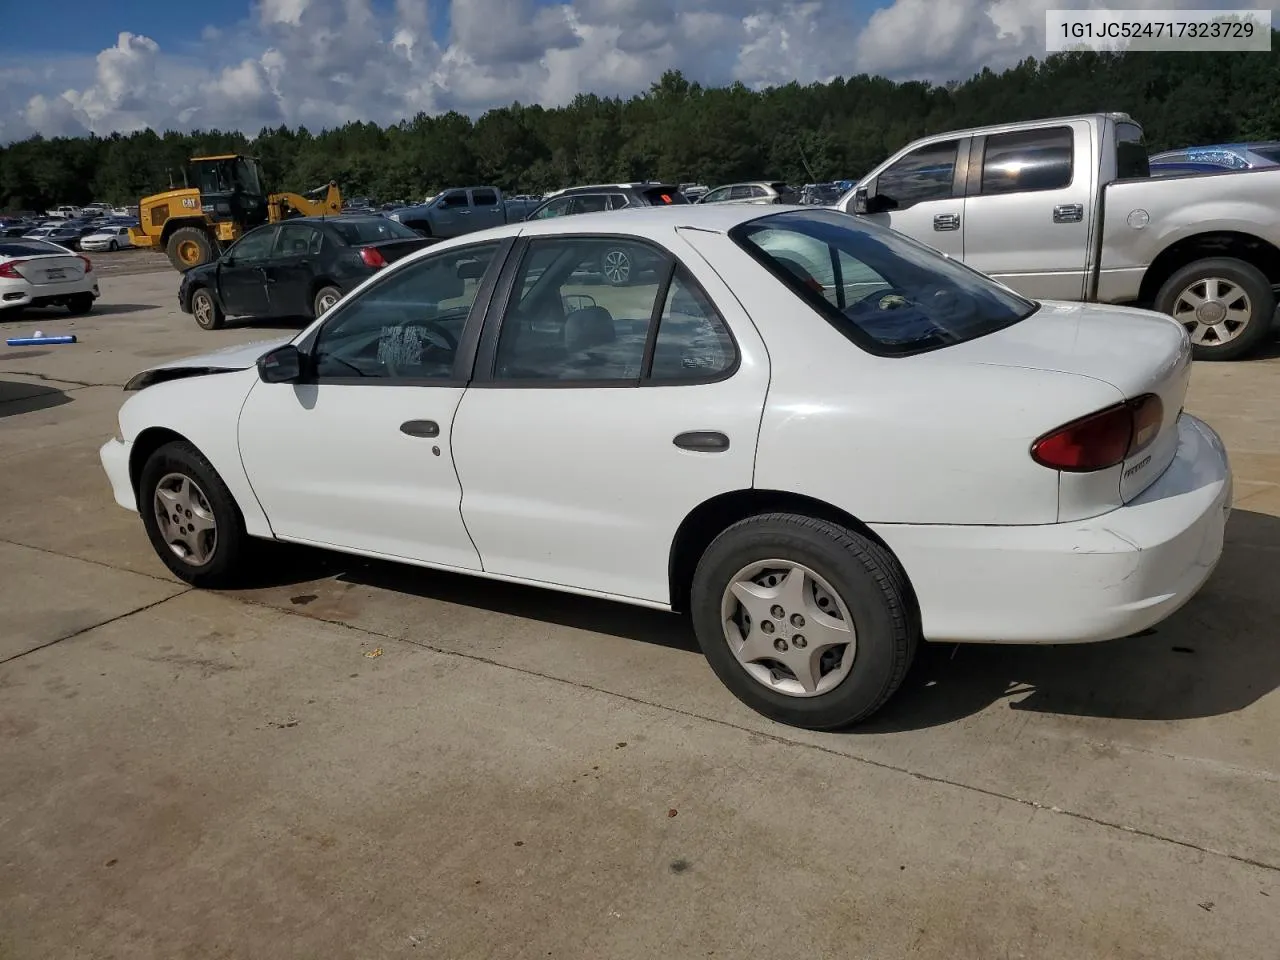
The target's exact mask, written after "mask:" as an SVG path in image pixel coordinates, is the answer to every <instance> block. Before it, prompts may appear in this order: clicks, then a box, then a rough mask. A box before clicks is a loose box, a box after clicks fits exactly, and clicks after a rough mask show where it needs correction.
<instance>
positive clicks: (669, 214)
mask: <svg viewBox="0 0 1280 960" xmlns="http://www.w3.org/2000/svg"><path fill="white" fill-rule="evenodd" d="M816 210H824V211H826V212H830V211H827V208H823V207H819V208H815V207H808V206H800V205H798V204H770V205H769V206H762V205H748V204H727V203H726V204H719V203H716V204H707V205H703V204H696V203H687V204H686V203H679V204H673V205H671V206H666V205H663V206H661V207H628V208H627V209H625V210H608V211H605V212H603V213H577V214H573V215H571V216H567V217H552V218H550V219H547V220H521V221H519V222H517V223H509V224H505V225H503V226H500V227H490V228H489V229H487V230H477V231H475V232H474V233H465V234H463V235H462V236H460V237H454V238H452V239H449V240H443V241H441V242H440V243H438V244H435V245H433V246H430V247H428V248H426V250H424V251H423V253H434V252H439V251H443V250H448V249H451V248H453V247H460V246H464V245H466V244H470V243H478V242H483V241H485V240H503V239H506V238H508V237H515V236H526V237H542V236H556V235H558V234H567V233H599V234H606V235H607V234H631V235H634V236H636V237H640V238H649V239H658V238H660V237H669V236H670V235H671V233H672V232H673V231H674V230H676V229H678V228H680V227H691V228H694V229H698V230H705V231H710V232H712V233H726V232H728V231H729V230H731V229H733V228H734V227H736V226H737V225H738V224H740V223H746V222H748V221H750V220H759V219H761V218H763V217H770V216H774V215H775V214H779V213H785V212H788V211H799V212H801V213H808V214H812V213H814V212H815V211H816Z"/></svg>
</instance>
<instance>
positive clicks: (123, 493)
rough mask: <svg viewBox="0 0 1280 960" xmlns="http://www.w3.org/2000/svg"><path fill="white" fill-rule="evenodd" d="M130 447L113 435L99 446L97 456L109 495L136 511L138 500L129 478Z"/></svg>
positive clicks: (126, 507) (130, 445) (128, 508)
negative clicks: (107, 483) (108, 488)
mask: <svg viewBox="0 0 1280 960" xmlns="http://www.w3.org/2000/svg"><path fill="white" fill-rule="evenodd" d="M132 449H133V444H131V443H125V442H122V441H120V440H116V439H115V438H114V437H113V438H112V439H110V440H108V441H107V442H106V443H104V444H103V445H102V447H101V448H99V450H98V457H99V459H100V460H101V461H102V469H103V470H105V471H106V473H107V481H108V482H109V483H110V484H111V495H112V496H113V497H115V501H116V503H118V504H119V505H120V506H122V507H124V508H125V509H127V510H134V511H136V510H137V509H138V502H137V500H136V498H135V497H134V493H133V484H132V483H131V482H130V480H129V454H130V452H131V451H132Z"/></svg>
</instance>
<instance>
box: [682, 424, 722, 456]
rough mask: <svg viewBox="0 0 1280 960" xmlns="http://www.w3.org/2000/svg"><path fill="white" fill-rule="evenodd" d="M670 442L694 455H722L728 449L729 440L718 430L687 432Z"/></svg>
mask: <svg viewBox="0 0 1280 960" xmlns="http://www.w3.org/2000/svg"><path fill="white" fill-rule="evenodd" d="M671 442H672V443H674V444H675V445H676V446H677V447H679V448H680V449H681V450H692V451H694V452H695V453H722V452H724V451H725V450H728V449H729V438H728V437H726V436H725V435H724V434H723V433H720V432H719V431H718V430H689V431H687V432H685V433H678V434H676V436H675V439H674V440H672V441H671Z"/></svg>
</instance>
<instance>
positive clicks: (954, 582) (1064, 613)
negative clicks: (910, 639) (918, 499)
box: [872, 414, 1232, 643]
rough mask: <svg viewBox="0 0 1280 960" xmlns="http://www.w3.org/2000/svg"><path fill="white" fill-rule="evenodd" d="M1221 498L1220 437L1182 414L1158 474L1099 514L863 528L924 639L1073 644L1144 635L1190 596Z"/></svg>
mask: <svg viewBox="0 0 1280 960" xmlns="http://www.w3.org/2000/svg"><path fill="white" fill-rule="evenodd" d="M1231 496H1232V477H1231V467H1230V463H1229V461H1228V459H1227V452H1226V448H1225V447H1224V446H1223V443H1222V441H1221V439H1220V438H1219V437H1218V435H1217V434H1216V433H1215V432H1214V431H1213V429H1212V428H1210V427H1209V426H1208V425H1207V424H1205V423H1203V422H1202V421H1200V420H1197V419H1196V418H1194V417H1191V416H1188V415H1185V414H1184V415H1183V416H1182V418H1181V419H1180V420H1179V423H1178V451H1177V454H1176V456H1175V457H1174V460H1173V462H1172V463H1171V464H1170V465H1169V467H1168V468H1167V469H1166V470H1165V472H1164V473H1163V474H1162V475H1161V477H1160V478H1159V479H1158V480H1156V481H1155V483H1153V484H1152V485H1151V486H1150V487H1148V488H1147V489H1146V490H1145V491H1143V493H1142V494H1141V495H1140V496H1139V497H1137V498H1136V499H1134V500H1132V501H1130V502H1129V503H1128V504H1126V505H1125V506H1123V507H1120V508H1118V509H1116V510H1113V511H1111V512H1109V513H1105V514H1103V515H1102V516H1099V517H1093V518H1091V519H1088V520H1081V521H1076V522H1072V523H1059V524H1045V525H1040V526H1016V527H976V526H943V525H934V526H925V525H908V524H879V525H876V524H873V525H872V529H874V530H875V532H876V533H877V534H878V535H879V536H881V537H882V538H883V539H884V540H885V542H886V543H888V545H889V547H890V548H891V549H892V550H893V551H894V552H895V553H896V554H897V556H898V558H899V560H900V561H901V562H902V564H903V566H904V568H905V569H906V572H907V575H908V576H909V577H910V578H911V582H912V585H913V587H914V588H915V591H916V595H917V597H918V598H919V601H920V611H921V618H922V621H923V628H924V635H925V636H926V637H927V638H928V639H930V640H941V641H954V642H975V643H982V642H986V643H1081V642H1091V641H1098V640H1111V639H1115V638H1117V637H1125V636H1129V635H1131V634H1134V633H1137V632H1139V631H1141V630H1145V629H1146V628H1148V627H1150V626H1153V625H1154V624H1156V623H1159V622H1160V621H1161V620H1163V619H1165V618H1166V617H1168V616H1169V615H1170V614H1172V613H1173V612H1174V611H1176V610H1177V609H1178V608H1179V607H1181V606H1182V605H1183V604H1185V603H1186V602H1187V601H1188V600H1190V599H1191V598H1192V597H1193V596H1195V594H1196V592H1197V591H1198V590H1199V589H1200V588H1201V587H1202V586H1203V585H1204V583H1205V581H1206V580H1208V578H1209V576H1210V574H1211V573H1212V572H1213V570H1214V568H1215V567H1216V566H1217V563H1218V560H1219V558H1220V557H1221V555H1222V545H1223V537H1224V534H1225V529H1226V522H1227V517H1228V515H1229V514H1230V510H1231Z"/></svg>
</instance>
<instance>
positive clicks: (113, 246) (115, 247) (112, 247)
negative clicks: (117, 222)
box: [107, 240, 120, 253]
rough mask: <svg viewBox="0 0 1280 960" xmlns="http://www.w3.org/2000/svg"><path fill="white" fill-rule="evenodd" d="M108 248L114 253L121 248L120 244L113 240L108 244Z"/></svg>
mask: <svg viewBox="0 0 1280 960" xmlns="http://www.w3.org/2000/svg"><path fill="white" fill-rule="evenodd" d="M107 249H108V250H110V251H111V252H112V253H115V252H116V251H117V250H119V249H120V244H118V243H116V242H115V241H114V240H112V241H111V242H110V243H108V244H107Z"/></svg>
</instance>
